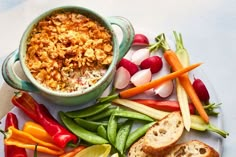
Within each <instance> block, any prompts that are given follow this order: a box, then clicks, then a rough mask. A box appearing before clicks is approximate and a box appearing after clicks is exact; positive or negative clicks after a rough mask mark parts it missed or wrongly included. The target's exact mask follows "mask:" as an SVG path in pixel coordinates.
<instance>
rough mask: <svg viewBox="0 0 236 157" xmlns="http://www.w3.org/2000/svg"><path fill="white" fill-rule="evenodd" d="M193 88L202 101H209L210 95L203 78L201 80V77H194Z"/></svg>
mask: <svg viewBox="0 0 236 157" xmlns="http://www.w3.org/2000/svg"><path fill="white" fill-rule="evenodd" d="M193 88H194V90H195V92H196V94H197V95H198V97H199V99H200V100H201V101H203V102H208V101H209V99H210V95H209V92H208V90H207V88H206V86H205V84H204V83H203V82H202V80H200V79H199V78H194V81H193Z"/></svg>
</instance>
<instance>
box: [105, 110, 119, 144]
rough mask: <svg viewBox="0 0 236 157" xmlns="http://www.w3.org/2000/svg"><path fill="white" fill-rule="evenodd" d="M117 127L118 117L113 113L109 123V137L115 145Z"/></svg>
mask: <svg viewBox="0 0 236 157" xmlns="http://www.w3.org/2000/svg"><path fill="white" fill-rule="evenodd" d="M117 127H118V124H117V118H116V116H115V115H114V114H112V115H111V116H110V118H109V121H108V125H107V138H108V140H109V141H110V143H111V144H112V145H113V146H115V141H116V133H117Z"/></svg>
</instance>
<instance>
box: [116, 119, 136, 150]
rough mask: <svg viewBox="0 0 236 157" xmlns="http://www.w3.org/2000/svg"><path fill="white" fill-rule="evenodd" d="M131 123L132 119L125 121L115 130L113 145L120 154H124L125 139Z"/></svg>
mask: <svg viewBox="0 0 236 157" xmlns="http://www.w3.org/2000/svg"><path fill="white" fill-rule="evenodd" d="M132 124H133V121H131V120H128V121H126V122H125V123H124V124H123V125H122V126H121V127H120V129H119V130H118V132H117V136H116V143H115V147H116V149H117V150H118V151H119V152H120V153H121V154H124V149H125V145H126V140H127V137H128V135H129V133H130V130H131V127H132Z"/></svg>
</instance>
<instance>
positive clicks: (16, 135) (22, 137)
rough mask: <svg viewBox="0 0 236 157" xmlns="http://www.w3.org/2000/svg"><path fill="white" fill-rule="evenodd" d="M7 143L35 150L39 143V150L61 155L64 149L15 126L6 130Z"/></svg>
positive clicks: (5, 141)
mask: <svg viewBox="0 0 236 157" xmlns="http://www.w3.org/2000/svg"><path fill="white" fill-rule="evenodd" d="M4 143H5V144H6V145H15V146H17V147H21V148H25V149H31V150H35V145H36V144H37V151H38V152H42V153H46V154H51V155H61V154H63V153H64V150H63V149H62V148H60V147H58V146H56V145H55V144H53V143H49V142H46V141H43V140H41V139H38V138H36V137H34V136H32V135H31V134H29V133H27V132H24V131H21V130H18V129H16V128H14V127H12V126H11V127H9V128H8V131H7V132H6V138H5V139H4Z"/></svg>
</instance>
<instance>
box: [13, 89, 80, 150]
mask: <svg viewBox="0 0 236 157" xmlns="http://www.w3.org/2000/svg"><path fill="white" fill-rule="evenodd" d="M12 103H13V104H14V105H15V106H17V107H19V108H20V109H21V110H23V111H24V113H25V114H26V115H28V116H29V117H30V118H31V119H33V120H34V121H35V122H37V123H39V124H40V125H42V127H43V128H44V129H45V130H46V131H47V132H48V134H49V135H51V136H52V139H53V141H54V143H55V144H56V145H58V146H59V147H61V148H64V147H65V146H66V145H67V144H68V143H69V142H73V143H74V144H75V143H76V142H77V141H78V137H77V136H76V135H74V134H72V133H71V132H69V131H68V130H67V129H66V128H65V127H63V126H62V125H61V124H59V123H58V121H57V120H56V119H55V118H54V117H53V116H52V115H51V114H50V112H49V111H48V109H47V108H46V107H45V106H44V105H42V104H38V103H37V102H36V101H35V100H34V98H33V97H32V96H31V95H30V94H29V93H27V92H22V91H21V92H18V93H16V95H15V96H14V97H13V98H12Z"/></svg>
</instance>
